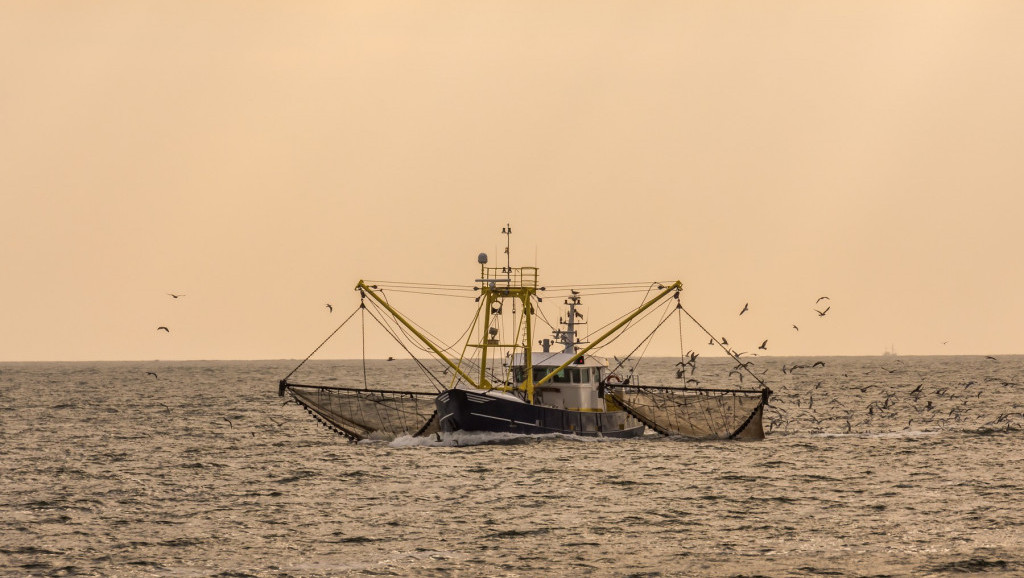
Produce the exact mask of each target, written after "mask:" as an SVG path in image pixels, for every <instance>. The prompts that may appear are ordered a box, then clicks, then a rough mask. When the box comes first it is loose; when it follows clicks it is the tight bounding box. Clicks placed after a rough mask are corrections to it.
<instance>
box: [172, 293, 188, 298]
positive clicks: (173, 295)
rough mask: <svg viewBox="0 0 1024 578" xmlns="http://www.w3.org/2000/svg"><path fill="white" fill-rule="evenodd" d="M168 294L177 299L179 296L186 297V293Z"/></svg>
mask: <svg viewBox="0 0 1024 578" xmlns="http://www.w3.org/2000/svg"><path fill="white" fill-rule="evenodd" d="M168 295H170V296H171V297H174V298H175V299H177V298H178V297H185V295H175V294H174V293H168Z"/></svg>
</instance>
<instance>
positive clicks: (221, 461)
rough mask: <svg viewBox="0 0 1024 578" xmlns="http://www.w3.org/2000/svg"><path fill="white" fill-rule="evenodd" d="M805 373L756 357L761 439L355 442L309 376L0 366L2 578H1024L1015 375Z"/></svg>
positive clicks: (1023, 493) (651, 368) (1022, 464)
mask: <svg viewBox="0 0 1024 578" xmlns="http://www.w3.org/2000/svg"><path fill="white" fill-rule="evenodd" d="M814 361H817V359H795V358H760V359H759V360H758V361H757V362H756V363H757V365H756V366H755V367H756V369H755V371H756V372H758V373H760V371H763V370H767V373H766V374H765V376H766V378H768V380H769V385H770V386H771V387H772V388H773V389H774V390H775V393H776V395H775V397H774V400H773V406H774V407H773V409H771V410H769V412H768V413H767V414H766V419H765V425H766V429H767V428H771V430H772V431H771V433H770V434H769V435H768V437H767V439H766V440H764V441H763V442H751V443H737V442H714V443H708V442H687V441H680V440H670V439H665V438H660V437H655V436H652V437H648V438H644V439H638V440H600V439H583V438H569V437H555V438H544V439H524V438H518V439H507V438H499V437H493V436H492V437H489V438H485V437H481V436H476V437H474V436H462V437H461V438H460V439H458V440H446V441H445V442H444V443H443V444H438V443H437V442H434V441H431V440H413V439H399V440H396V441H395V442H393V443H380V442H377V443H361V444H349V443H347V442H346V441H345V440H344V439H343V438H341V437H339V436H337V435H335V434H332V433H329V432H328V431H327V430H325V429H323V428H321V427H319V426H318V425H316V423H315V422H314V421H313V420H312V419H311V418H309V417H308V416H307V415H306V414H305V413H304V412H303V411H302V410H301V409H299V408H298V407H297V406H295V405H294V404H289V405H282V400H281V399H280V398H278V397H277V392H276V380H277V379H280V378H281V377H283V376H284V374H286V373H287V372H288V371H289V370H290V369H291V368H292V367H293V365H294V362H178V363H169V362H150V363H142V362H139V363H39V364H18V363H6V364H0V434H2V444H0V572H2V573H3V574H5V575H72V574H96V575H154V574H155V575H171V576H207V575H230V576H240V575H257V576H278V575H288V576H306V575H311V576H312V575H323V576H338V575H401V576H421V575H427V576H431V575H433V576H477V575H485V576H513V575H518V576H538V575H555V574H563V575H564V574H568V575H580V574H589V575H594V576H628V575H654V576H656V575H663V576H677V575H680V576H682V575H685V576H692V575H698V576H699V575H707V576H729V575H758V574H759V575H770V576H801V575H807V576H814V575H849V576H882V575H890V576H911V575H913V576H920V575H946V574H962V573H975V572H977V573H985V575H1024V504H1022V497H1024V452H1022V451H1021V449H1022V448H1021V442H1022V440H1024V434H1022V431H1021V429H1022V427H1024V415H1022V414H1021V412H1022V411H1024V395H1022V394H1024V357H1019V356H1018V357H1007V358H999V359H998V360H991V359H986V358H984V357H918V358H915V357H910V358H906V357H900V358H892V357H885V358H883V357H874V358H825V359H823V361H825V366H824V367H816V368H812V367H805V368H798V369H797V371H795V372H792V373H790V372H789V371H788V368H789V367H792V365H793V364H797V365H807V366H810V365H811V364H812V363H813V362H814ZM672 363H673V361H672V360H654V361H652V362H650V363H649V364H648V366H647V367H645V368H644V369H645V370H646V372H645V375H648V376H651V375H653V374H656V373H659V372H661V373H664V374H666V375H671V376H672V377H674V371H673V366H672ZM377 365H378V366H379V367H381V368H382V369H383V370H384V371H386V372H389V373H388V374H387V375H389V376H391V377H389V378H388V379H390V380H392V381H395V382H400V381H404V380H405V379H406V378H407V377H408V376H412V375H415V373H414V370H413V368H412V366H411V365H409V364H406V363H402V362H395V363H393V364H377ZM783 365H786V366H787V373H785V374H783V373H782V371H781V368H782V366H783ZM314 368H315V370H316V371H319V372H320V373H321V374H326V375H333V376H334V377H335V378H337V376H338V375H356V374H359V371H360V370H361V365H360V364H359V363H358V362H355V363H353V362H339V363H335V364H331V363H328V362H321V364H320V365H315V366H314ZM729 369H731V367H730V364H727V363H726V362H725V361H715V360H710V361H707V362H705V366H704V367H703V368H702V371H704V372H706V373H705V374H703V375H705V376H707V377H710V376H712V375H714V374H721V375H725V374H726V373H727V372H728V370H729ZM147 371H153V372H156V373H157V374H158V375H159V378H158V379H156V378H153V377H152V376H149V375H146V372H147ZM360 375H361V374H360ZM359 379H360V381H361V377H360V378H359ZM706 385H708V384H706ZM918 386H921V387H920V390H919V391H918V392H916V393H912V392H913V390H914V389H916V388H917V387H918ZM455 441H458V443H459V445H458V446H455V445H454V443H455ZM480 442H486V443H480Z"/></svg>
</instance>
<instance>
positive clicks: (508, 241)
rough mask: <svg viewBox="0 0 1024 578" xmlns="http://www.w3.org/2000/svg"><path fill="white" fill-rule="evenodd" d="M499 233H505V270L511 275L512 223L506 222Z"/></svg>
mask: <svg viewBox="0 0 1024 578" xmlns="http://www.w3.org/2000/svg"><path fill="white" fill-rule="evenodd" d="M501 233H502V234H503V235H505V271H506V272H507V273H508V274H509V276H511V275H512V255H511V252H510V249H511V247H512V225H509V224H508V223H506V224H505V226H504V227H502V228H501Z"/></svg>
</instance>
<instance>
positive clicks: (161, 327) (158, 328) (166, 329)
mask: <svg viewBox="0 0 1024 578" xmlns="http://www.w3.org/2000/svg"><path fill="white" fill-rule="evenodd" d="M161 329H163V330H164V331H166V332H167V333H170V332H171V330H170V329H168V328H166V327H164V326H163V325H161V326H160V327H157V328H156V330H157V331H160V330H161Z"/></svg>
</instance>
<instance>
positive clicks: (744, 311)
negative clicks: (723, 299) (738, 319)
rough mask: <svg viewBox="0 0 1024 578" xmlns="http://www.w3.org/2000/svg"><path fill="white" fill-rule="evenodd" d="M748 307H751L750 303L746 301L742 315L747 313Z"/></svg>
mask: <svg viewBox="0 0 1024 578" xmlns="http://www.w3.org/2000/svg"><path fill="white" fill-rule="evenodd" d="M748 309H750V303H744V304H743V311H740V315H743V314H744V313H746V312H747V310H748Z"/></svg>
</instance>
